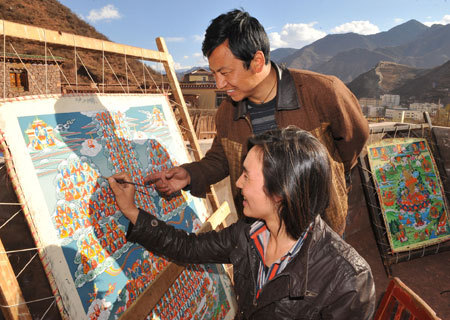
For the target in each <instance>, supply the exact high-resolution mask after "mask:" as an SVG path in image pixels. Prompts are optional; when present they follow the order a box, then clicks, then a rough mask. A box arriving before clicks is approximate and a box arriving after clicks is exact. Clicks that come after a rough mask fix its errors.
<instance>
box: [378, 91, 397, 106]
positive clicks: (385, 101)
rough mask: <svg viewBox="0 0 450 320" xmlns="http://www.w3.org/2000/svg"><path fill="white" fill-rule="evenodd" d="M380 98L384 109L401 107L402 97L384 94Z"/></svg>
mask: <svg viewBox="0 0 450 320" xmlns="http://www.w3.org/2000/svg"><path fill="white" fill-rule="evenodd" d="M380 98H381V105H382V106H383V107H390V108H393V107H395V106H399V105H400V96H399V95H398V94H383V95H382V96H381V97H380Z"/></svg>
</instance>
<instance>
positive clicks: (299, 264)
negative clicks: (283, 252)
mask: <svg viewBox="0 0 450 320" xmlns="http://www.w3.org/2000/svg"><path fill="white" fill-rule="evenodd" d="M323 230H324V222H323V220H322V218H321V217H320V215H317V216H316V218H315V219H314V225H313V227H312V229H311V231H310V232H309V234H308V236H307V238H306V240H305V243H304V244H303V247H302V249H301V250H300V252H299V253H298V260H297V261H296V262H295V263H292V264H289V265H288V266H287V267H286V271H287V272H288V273H289V274H290V286H289V287H290V292H289V296H291V297H305V296H314V295H317V293H316V292H310V291H308V290H307V288H308V278H309V275H308V271H309V256H310V251H311V250H314V246H315V245H316V244H317V242H318V240H319V239H320V237H321V234H322V233H323ZM290 268H296V271H295V272H289V269H290ZM299 268H301V270H303V272H298V270H299Z"/></svg>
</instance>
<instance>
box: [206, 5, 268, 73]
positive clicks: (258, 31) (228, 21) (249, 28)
mask: <svg viewBox="0 0 450 320" xmlns="http://www.w3.org/2000/svg"><path fill="white" fill-rule="evenodd" d="M226 40H228V46H229V48H230V50H231V52H232V53H233V55H234V56H235V57H236V58H238V59H239V60H242V61H243V62H244V67H245V68H246V69H248V68H249V67H250V62H251V61H252V59H253V56H254V55H255V53H256V52H257V51H259V50H260V51H262V52H263V53H264V57H265V63H266V64H267V63H269V59H270V42H269V38H268V37H267V33H266V31H265V30H264V27H263V26H262V25H261V24H260V23H259V21H258V20H257V19H256V18H254V17H252V16H250V15H249V14H248V12H246V11H243V10H238V9H235V10H232V11H229V12H227V13H224V14H221V15H220V16H218V17H217V18H215V19H213V20H212V21H211V24H210V25H209V26H208V28H207V29H206V33H205V39H204V40H203V44H202V51H203V55H204V56H205V57H207V58H208V57H209V56H210V55H211V53H212V52H213V51H214V49H215V48H217V47H218V46H219V45H221V44H222V43H224V42H225V41H226Z"/></svg>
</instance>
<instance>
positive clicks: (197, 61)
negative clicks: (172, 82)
mask: <svg viewBox="0 0 450 320" xmlns="http://www.w3.org/2000/svg"><path fill="white" fill-rule="evenodd" d="M183 59H184V60H185V61H183V62H181V63H180V62H176V61H175V62H174V63H173V67H174V68H175V70H187V69H191V68H192V67H207V66H208V61H207V60H206V59H205V58H204V57H203V54H201V53H198V52H197V53H194V54H193V55H192V56H183Z"/></svg>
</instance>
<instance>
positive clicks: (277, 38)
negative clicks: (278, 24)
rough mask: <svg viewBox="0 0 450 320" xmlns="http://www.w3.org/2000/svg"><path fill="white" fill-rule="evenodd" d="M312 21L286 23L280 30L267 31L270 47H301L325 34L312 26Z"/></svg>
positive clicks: (313, 23)
mask: <svg viewBox="0 0 450 320" xmlns="http://www.w3.org/2000/svg"><path fill="white" fill-rule="evenodd" d="M315 24H316V22H312V23H308V24H306V23H288V24H286V25H284V26H283V29H282V30H281V32H279V33H278V32H271V33H269V39H270V47H271V49H276V48H281V47H289V48H301V47H303V46H305V45H307V44H310V43H311V42H314V41H316V40H318V39H320V38H323V37H324V36H326V33H325V32H323V31H320V30H317V29H315V28H314V25H315Z"/></svg>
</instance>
